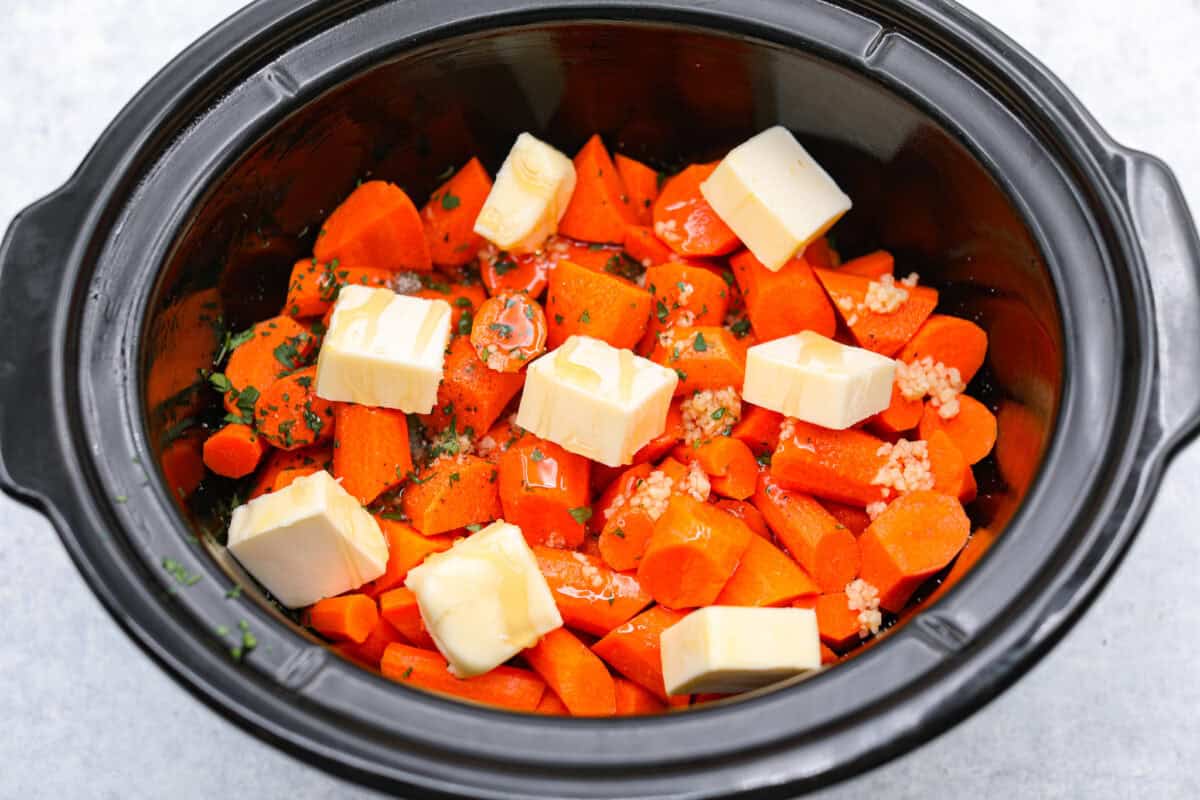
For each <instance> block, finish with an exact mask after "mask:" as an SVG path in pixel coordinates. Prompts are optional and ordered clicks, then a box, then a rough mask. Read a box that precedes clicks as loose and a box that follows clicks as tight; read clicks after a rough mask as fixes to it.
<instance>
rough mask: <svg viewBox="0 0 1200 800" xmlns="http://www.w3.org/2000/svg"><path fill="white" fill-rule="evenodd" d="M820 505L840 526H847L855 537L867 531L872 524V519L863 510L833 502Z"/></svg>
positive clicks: (829, 501)
mask: <svg viewBox="0 0 1200 800" xmlns="http://www.w3.org/2000/svg"><path fill="white" fill-rule="evenodd" d="M820 503H821V507H822V508H824V509H825V510H826V511H828V512H829V515H830V516H831V517H833V518H834V519H836V520H837V521H838V524H840V525H845V526H846V527H847V528H849V529H850V532H851V533H853V534H854V535H855V536H858V535H859V534H860V533H862V532H863V531H865V530H866V529H867V526H868V525H870V524H871V517H870V516H869V515H868V514H867V512H866V511H864V510H863V509H861V508H858V507H856V506H848V505H846V504H845V503H836V502H834V501H833V500H821V501H820Z"/></svg>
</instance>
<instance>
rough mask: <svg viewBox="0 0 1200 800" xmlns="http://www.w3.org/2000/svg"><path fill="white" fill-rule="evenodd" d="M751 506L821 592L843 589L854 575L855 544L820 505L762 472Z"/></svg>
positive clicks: (839, 524) (857, 560) (855, 570)
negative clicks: (759, 512)
mask: <svg viewBox="0 0 1200 800" xmlns="http://www.w3.org/2000/svg"><path fill="white" fill-rule="evenodd" d="M754 505H756V506H757V507H758V510H759V511H761V512H762V514H763V516H764V517H766V520H767V524H768V525H770V526H771V530H773V531H775V536H776V537H777V538H778V539H779V542H780V543H781V544H782V545H783V546H784V547H785V548H787V551H788V552H789V553H791V554H792V558H794V559H796V560H797V561H799V562H800V566H802V567H804V569H805V571H807V572H808V574H809V575H811V576H812V577H813V579H814V580H816V582H817V585H818V586H819V587H821V590H822V591H825V592H831V591H837V590H838V589H842V588H845V586H846V584H847V583H849V582H850V581H852V580H854V578H855V576H856V575H858V569H859V554H858V542H857V540H856V539H855V538H854V534H852V533H851V532H850V531H849V529H847V528H846V526H844V525H842V524H841V523H839V522H838V521H837V520H836V519H835V518H834V517H833V516H832V515H831V514H830V513H829V512H828V511H826V510H825V509H824V508H823V507H822V506H821V504H820V503H818V502H817V501H816V500H814V499H813V498H812V497H809V496H808V495H806V494H803V493H802V492H794V491H789V490H787V489H784V488H782V487H781V486H780V485H779V484H778V483H777V482H776V481H775V479H773V478H772V477H771V476H769V475H767V474H766V473H763V476H762V478H761V480H760V481H759V484H758V492H756V493H755V495H754Z"/></svg>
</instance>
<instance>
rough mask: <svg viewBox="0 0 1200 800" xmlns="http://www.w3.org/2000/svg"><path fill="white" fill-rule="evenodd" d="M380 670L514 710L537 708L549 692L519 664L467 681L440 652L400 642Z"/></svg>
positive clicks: (389, 650)
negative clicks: (455, 675) (453, 669)
mask: <svg viewBox="0 0 1200 800" xmlns="http://www.w3.org/2000/svg"><path fill="white" fill-rule="evenodd" d="M379 671H380V672H382V673H383V676H384V677H385V678H390V679H392V680H394V681H397V682H399V683H407V684H409V685H411V686H419V687H421V688H422V689H428V690H429V691H431V692H439V693H441V694H447V695H450V696H452V697H459V698H462V699H464V700H473V701H474V702H476V703H486V704H487V705H491V706H499V707H500V708H508V709H511V710H513V711H533V710H535V709H536V708H537V707H538V703H539V702H541V699H542V695H543V694H544V693H545V691H546V684H545V682H544V681H543V680H542V679H541V678H539V677H538V676H537V675H535V674H533V673H532V672H529V671H528V670H524V669H516V668H515V667H496V668H495V669H493V670H491V671H490V672H485V673H484V674H483V675H478V676H476V677H474V678H467V679H466V680H463V679H461V678H456V677H454V676H453V675H451V674H450V671H449V670H448V669H447V665H446V659H444V658H442V656H441V654H440V653H435V652H433V651H431V650H421V649H419V648H416V647H410V646H409V645H406V644H399V643H395V644H390V645H388V647H387V650H385V651H384V653H383V661H382V662H381V663H380V665H379Z"/></svg>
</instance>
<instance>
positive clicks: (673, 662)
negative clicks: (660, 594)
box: [659, 606, 821, 694]
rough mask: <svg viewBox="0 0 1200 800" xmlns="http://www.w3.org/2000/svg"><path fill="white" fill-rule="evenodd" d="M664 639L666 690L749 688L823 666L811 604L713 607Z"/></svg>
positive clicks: (690, 617)
mask: <svg viewBox="0 0 1200 800" xmlns="http://www.w3.org/2000/svg"><path fill="white" fill-rule="evenodd" d="M659 640H660V643H661V644H662V668H663V682H664V683H665V684H666V687H667V694H691V693H693V692H699V693H709V692H717V693H721V694H725V693H732V692H748V691H750V690H752V689H759V688H762V687H763V686H769V685H770V684H772V683H776V682H778V681H781V680H784V679H786V678H791V677H793V676H795V675H801V674H803V673H805V672H810V671H812V670H818V669H820V668H821V639H820V636H819V634H818V633H817V615H816V612H814V611H813V610H812V609H809V608H748V607H734V606H708V607H706V608H701V609H699V610H698V611H693V612H692V613H691V614H688V615H687V616H686V617H684V618H683V619H682V620H680V621H679V622H677V623H675V624H674V625H672V626H671V627H669V628H667V629H666V630H665V631H663V632H662V634H661V636H660V639H659Z"/></svg>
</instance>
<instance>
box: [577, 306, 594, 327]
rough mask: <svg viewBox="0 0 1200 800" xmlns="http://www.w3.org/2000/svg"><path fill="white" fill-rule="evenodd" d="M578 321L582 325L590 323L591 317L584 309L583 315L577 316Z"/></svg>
mask: <svg viewBox="0 0 1200 800" xmlns="http://www.w3.org/2000/svg"><path fill="white" fill-rule="evenodd" d="M579 321H580V322H582V323H583V324H584V325H587V324H589V323H591V321H592V315H591V314H589V313H588V310H587V309H586V308H585V309H584V310H583V313H582V314H580V315H579Z"/></svg>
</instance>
